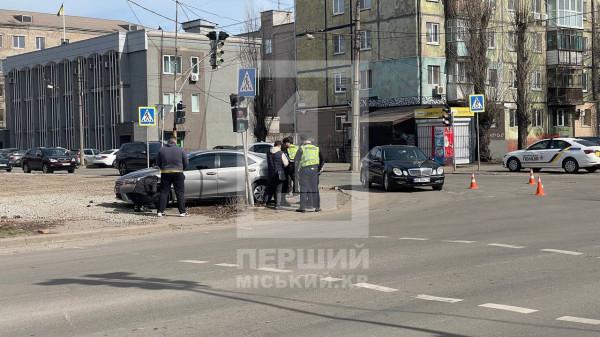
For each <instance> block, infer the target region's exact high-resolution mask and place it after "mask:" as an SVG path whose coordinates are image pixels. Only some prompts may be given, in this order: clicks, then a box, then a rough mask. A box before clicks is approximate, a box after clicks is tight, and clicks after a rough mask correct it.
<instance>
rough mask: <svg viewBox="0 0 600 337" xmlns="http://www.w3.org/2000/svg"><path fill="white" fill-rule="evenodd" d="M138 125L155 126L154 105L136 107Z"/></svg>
mask: <svg viewBox="0 0 600 337" xmlns="http://www.w3.org/2000/svg"><path fill="white" fill-rule="evenodd" d="M138 111H139V118H140V119H139V124H140V126H156V110H155V109H154V107H150V106H141V107H138Z"/></svg>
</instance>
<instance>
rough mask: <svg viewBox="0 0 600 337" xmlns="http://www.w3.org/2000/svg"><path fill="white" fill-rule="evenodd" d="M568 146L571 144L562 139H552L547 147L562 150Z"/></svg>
mask: <svg viewBox="0 0 600 337" xmlns="http://www.w3.org/2000/svg"><path fill="white" fill-rule="evenodd" d="M569 146H571V144H569V143H567V142H565V141H564V140H557V139H553V140H552V141H550V147H549V148H550V149H560V150H564V149H566V148H568V147H569Z"/></svg>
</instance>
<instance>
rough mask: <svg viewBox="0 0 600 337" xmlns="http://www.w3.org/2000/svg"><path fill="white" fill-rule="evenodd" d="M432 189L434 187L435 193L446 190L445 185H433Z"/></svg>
mask: <svg viewBox="0 0 600 337" xmlns="http://www.w3.org/2000/svg"><path fill="white" fill-rule="evenodd" d="M431 187H433V190H434V191H441V190H442V188H444V185H433V186H431Z"/></svg>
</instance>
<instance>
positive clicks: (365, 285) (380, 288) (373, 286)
mask: <svg viewBox="0 0 600 337" xmlns="http://www.w3.org/2000/svg"><path fill="white" fill-rule="evenodd" d="M353 286H355V287H361V288H366V289H372V290H377V291H383V292H385V293H391V292H394V291H398V289H394V288H388V287H384V286H378V285H376V284H371V283H356V284H353Z"/></svg>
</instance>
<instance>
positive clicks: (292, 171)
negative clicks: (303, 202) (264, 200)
mask: <svg viewBox="0 0 600 337" xmlns="http://www.w3.org/2000/svg"><path fill="white" fill-rule="evenodd" d="M283 152H284V153H285V154H286V155H287V157H288V160H289V162H290V164H289V165H288V167H287V170H286V171H285V173H286V176H287V184H286V185H285V188H286V193H289V192H290V191H291V192H293V193H294V195H297V194H298V177H297V176H296V165H295V163H294V158H295V157H296V153H297V152H298V146H296V145H294V141H293V139H292V137H287V138H284V139H283Z"/></svg>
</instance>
